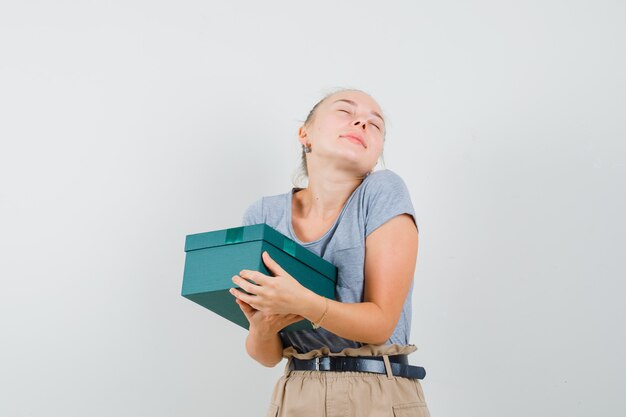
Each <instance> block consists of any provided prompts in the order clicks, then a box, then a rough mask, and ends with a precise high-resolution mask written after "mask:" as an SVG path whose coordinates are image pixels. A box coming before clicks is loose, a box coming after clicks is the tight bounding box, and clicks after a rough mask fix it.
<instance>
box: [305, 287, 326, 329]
mask: <svg viewBox="0 0 626 417" xmlns="http://www.w3.org/2000/svg"><path fill="white" fill-rule="evenodd" d="M327 300H328V299H327V298H326V297H323V296H321V295H318V294H316V293H314V292H313V291H311V293H310V295H309V297H308V300H307V302H306V303H304V306H303V312H302V313H301V314H300V315H301V316H302V317H304V318H305V319H307V320H308V321H310V322H311V323H318V322H319V321H320V319H321V318H322V316H323V315H324V312H325V311H326V303H328V302H329V301H327Z"/></svg>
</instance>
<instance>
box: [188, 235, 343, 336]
mask: <svg viewBox="0 0 626 417" xmlns="http://www.w3.org/2000/svg"><path fill="white" fill-rule="evenodd" d="M264 251H267V253H268V254H269V255H270V257H271V258H272V259H274V260H275V261H276V262H277V263H278V265H280V266H281V267H282V268H283V269H284V270H285V271H287V273H288V274H290V275H291V276H292V277H294V278H295V279H296V280H297V281H298V282H299V283H300V284H301V285H302V286H304V287H306V288H308V289H310V290H311V291H313V292H315V293H317V294H319V295H322V296H324V297H327V298H330V299H333V300H334V299H335V284H336V282H337V267H336V266H335V265H333V264H332V263H330V262H328V261H326V260H325V259H323V258H321V257H320V256H318V255H317V254H315V253H313V252H311V251H310V250H308V249H306V248H305V247H304V246H302V245H300V244H298V243H297V242H295V241H293V240H291V239H289V238H288V237H287V236H285V235H283V234H282V233H280V232H279V231H277V230H275V229H274V228H272V227H270V226H268V225H267V224H265V223H260V224H254V225H249V226H242V227H233V228H230V229H222V230H215V231H212V232H206V233H196V234H192V235H187V237H186V239H185V270H184V274H183V288H182V296H183V297H185V298H188V299H190V300H191V301H193V302H195V303H198V304H200V305H201V306H203V307H206V308H207V309H209V310H211V311H213V312H214V313H217V314H219V315H220V316H222V317H224V318H226V319H228V320H230V321H232V322H233V323H236V324H238V325H240V326H241V327H243V328H245V329H249V327H250V323H249V322H248V319H247V318H246V316H245V315H244V314H243V311H241V308H240V307H239V305H238V304H237V303H236V302H235V296H233V295H232V294H231V293H230V292H229V289H230V288H237V289H238V290H239V291H244V290H243V288H240V287H238V286H237V285H235V283H233V281H232V277H233V276H234V275H239V272H240V271H241V270H242V269H249V270H254V271H259V272H261V273H263V274H265V275H269V276H272V275H273V274H272V273H271V272H270V271H269V270H268V269H267V268H266V267H265V264H264V263H263V259H262V258H261V254H262V253H263V252H264ZM244 292H245V291H244ZM312 328H313V327H312V326H311V323H310V322H309V321H308V320H300V321H299V322H296V323H292V324H290V325H289V326H287V327H285V328H284V329H283V330H284V331H294V330H302V329H312Z"/></svg>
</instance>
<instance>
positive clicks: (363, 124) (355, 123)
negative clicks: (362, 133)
mask: <svg viewBox="0 0 626 417" xmlns="http://www.w3.org/2000/svg"><path fill="white" fill-rule="evenodd" d="M359 124H361V126H362V127H363V129H365V123H362V122H361V121H360V120H356V121H355V122H354V125H355V126H358V125H359Z"/></svg>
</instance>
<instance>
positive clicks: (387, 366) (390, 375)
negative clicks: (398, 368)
mask: <svg viewBox="0 0 626 417" xmlns="http://www.w3.org/2000/svg"><path fill="white" fill-rule="evenodd" d="M383 362H385V370H386V371H387V379H393V372H391V364H390V363H389V356H388V355H383Z"/></svg>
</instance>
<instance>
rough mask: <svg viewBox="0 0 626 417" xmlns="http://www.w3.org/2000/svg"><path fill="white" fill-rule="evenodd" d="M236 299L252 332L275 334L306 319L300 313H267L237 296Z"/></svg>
mask: <svg viewBox="0 0 626 417" xmlns="http://www.w3.org/2000/svg"><path fill="white" fill-rule="evenodd" d="M235 301H236V302H237V304H239V308H241V311H243V314H245V316H246V318H247V319H248V322H249V323H250V329H249V330H250V331H251V332H252V331H254V332H258V333H259V334H263V335H274V334H277V333H278V332H279V331H281V330H282V329H284V328H285V327H287V326H289V325H290V324H292V323H296V322H298V321H300V320H304V317H302V316H301V315H299V314H266V313H264V312H263V311H260V310H256V309H254V308H253V307H252V306H250V304H248V303H246V302H244V301H242V300H240V299H238V298H235Z"/></svg>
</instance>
